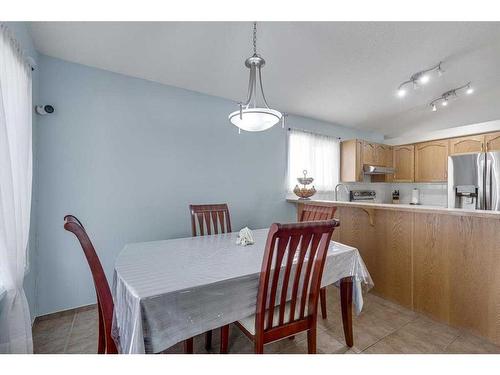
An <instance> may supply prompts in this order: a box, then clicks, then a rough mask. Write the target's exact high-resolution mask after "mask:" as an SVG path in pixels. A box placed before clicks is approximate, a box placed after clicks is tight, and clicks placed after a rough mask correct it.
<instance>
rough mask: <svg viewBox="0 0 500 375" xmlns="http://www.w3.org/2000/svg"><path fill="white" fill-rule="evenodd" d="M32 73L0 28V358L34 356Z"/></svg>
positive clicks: (2, 28) (6, 30)
mask: <svg viewBox="0 0 500 375" xmlns="http://www.w3.org/2000/svg"><path fill="white" fill-rule="evenodd" d="M31 116H32V111H31V68H30V66H29V65H28V64H27V63H26V62H25V60H24V58H23V56H22V53H21V51H20V49H19V46H18V45H17V43H16V42H15V41H14V39H13V38H12V37H11V35H10V33H9V31H8V29H7V28H6V27H5V26H4V25H0V284H1V285H2V287H3V289H4V290H5V292H6V293H5V295H4V297H3V298H2V300H1V301H0V353H32V352H33V341H32V337H31V318H30V313H29V307H28V302H27V300H26V295H25V294H24V290H23V280H24V275H25V272H26V268H27V245H28V232H29V223H30V208H31V178H32V149H31Z"/></svg>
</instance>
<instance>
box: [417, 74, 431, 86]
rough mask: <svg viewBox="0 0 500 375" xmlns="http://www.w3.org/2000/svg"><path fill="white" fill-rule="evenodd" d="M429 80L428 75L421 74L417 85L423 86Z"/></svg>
mask: <svg viewBox="0 0 500 375" xmlns="http://www.w3.org/2000/svg"><path fill="white" fill-rule="evenodd" d="M430 79H431V78H430V77H429V75H428V74H422V75H421V76H420V77H419V79H418V83H420V84H422V85H425V84H426V83H428V82H429V80H430Z"/></svg>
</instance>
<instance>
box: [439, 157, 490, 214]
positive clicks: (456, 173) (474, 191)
mask: <svg viewBox="0 0 500 375" xmlns="http://www.w3.org/2000/svg"><path fill="white" fill-rule="evenodd" d="M448 207H450V208H464V209H478V210H493V211H500V152H481V153H477V154H466V155H453V156H449V157H448Z"/></svg>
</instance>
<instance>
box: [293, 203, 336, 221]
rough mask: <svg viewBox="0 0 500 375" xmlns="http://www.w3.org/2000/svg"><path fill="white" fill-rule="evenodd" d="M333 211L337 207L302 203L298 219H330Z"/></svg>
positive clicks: (333, 213) (333, 214)
mask: <svg viewBox="0 0 500 375" xmlns="http://www.w3.org/2000/svg"><path fill="white" fill-rule="evenodd" d="M335 211H337V207H333V206H328V207H327V206H319V205H316V204H304V205H303V208H302V214H301V215H300V220H299V221H319V220H331V219H333V216H335Z"/></svg>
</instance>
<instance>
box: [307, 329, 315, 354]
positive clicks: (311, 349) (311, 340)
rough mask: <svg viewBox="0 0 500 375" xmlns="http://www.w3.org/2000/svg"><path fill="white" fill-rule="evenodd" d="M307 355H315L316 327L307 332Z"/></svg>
mask: <svg viewBox="0 0 500 375" xmlns="http://www.w3.org/2000/svg"><path fill="white" fill-rule="evenodd" d="M307 353H308V354H316V327H313V328H311V329H310V330H309V331H307Z"/></svg>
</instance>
